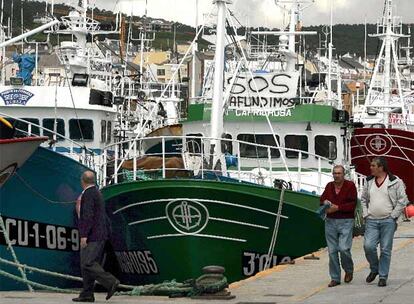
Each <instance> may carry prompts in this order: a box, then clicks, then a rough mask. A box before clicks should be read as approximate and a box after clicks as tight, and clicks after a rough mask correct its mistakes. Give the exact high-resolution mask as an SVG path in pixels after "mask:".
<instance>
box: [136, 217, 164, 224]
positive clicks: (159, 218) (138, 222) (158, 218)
mask: <svg viewBox="0 0 414 304" xmlns="http://www.w3.org/2000/svg"><path fill="white" fill-rule="evenodd" d="M166 219H167V217H166V216H160V217H153V218H149V219H145V220H140V221H135V222H131V223H128V225H129V226H132V225H139V224H142V223H147V222H153V221H159V220H166Z"/></svg>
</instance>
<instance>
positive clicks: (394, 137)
mask: <svg viewBox="0 0 414 304" xmlns="http://www.w3.org/2000/svg"><path fill="white" fill-rule="evenodd" d="M377 156H382V157H384V158H385V159H386V160H387V162H388V166H389V169H390V171H391V172H392V173H393V174H395V175H397V176H398V177H400V178H401V179H402V180H403V181H404V183H405V185H406V187H407V195H408V199H409V200H410V202H414V132H412V131H405V130H398V129H386V128H385V129H379V128H375V129H374V128H358V129H356V130H355V131H354V136H353V137H352V140H351V157H352V164H353V165H354V166H355V168H356V171H357V172H358V173H361V174H364V175H370V174H371V173H370V168H369V166H370V160H371V159H373V158H374V157H377Z"/></svg>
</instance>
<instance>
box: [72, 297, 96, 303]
mask: <svg viewBox="0 0 414 304" xmlns="http://www.w3.org/2000/svg"><path fill="white" fill-rule="evenodd" d="M72 301H73V302H95V298H94V297H77V298H74V299H72Z"/></svg>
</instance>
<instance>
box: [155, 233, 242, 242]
mask: <svg viewBox="0 0 414 304" xmlns="http://www.w3.org/2000/svg"><path fill="white" fill-rule="evenodd" d="M183 236H193V237H204V238H209V239H219V240H226V241H234V242H241V243H245V242H247V241H246V240H244V239H237V238H231V237H227V236H221V235H210V234H160V235H153V236H149V237H147V239H148V240H153V239H161V238H168V237H183Z"/></svg>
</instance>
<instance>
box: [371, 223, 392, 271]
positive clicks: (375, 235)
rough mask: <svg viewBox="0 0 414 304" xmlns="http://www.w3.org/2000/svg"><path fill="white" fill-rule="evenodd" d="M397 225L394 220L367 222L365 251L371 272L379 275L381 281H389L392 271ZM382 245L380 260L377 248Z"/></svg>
mask: <svg viewBox="0 0 414 304" xmlns="http://www.w3.org/2000/svg"><path fill="white" fill-rule="evenodd" d="M396 228H397V223H396V222H395V220H394V219H392V218H385V219H380V220H374V219H367V220H366V222H365V235H364V250H365V256H366V258H367V260H368V262H369V266H370V268H371V272H373V273H378V274H379V277H380V279H387V278H388V272H389V270H390V263H391V252H392V242H393V240H394V233H395V230H396ZM378 244H380V258H379V259H378V253H377V246H378Z"/></svg>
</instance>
